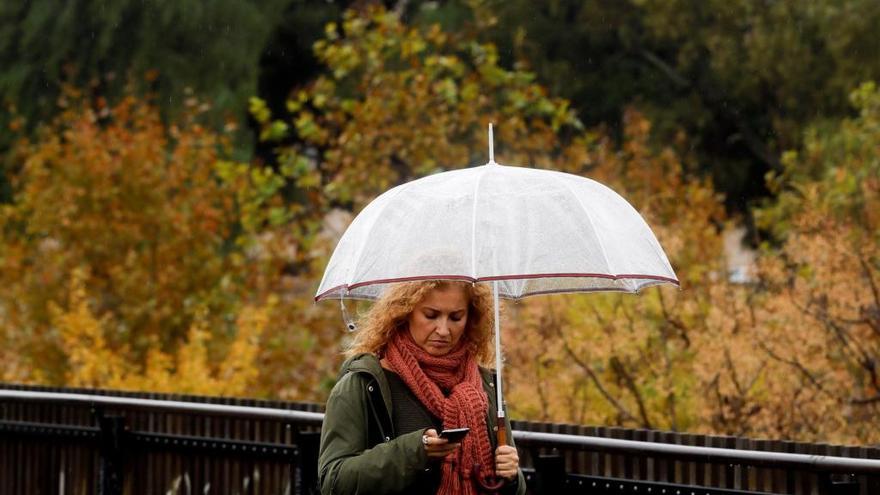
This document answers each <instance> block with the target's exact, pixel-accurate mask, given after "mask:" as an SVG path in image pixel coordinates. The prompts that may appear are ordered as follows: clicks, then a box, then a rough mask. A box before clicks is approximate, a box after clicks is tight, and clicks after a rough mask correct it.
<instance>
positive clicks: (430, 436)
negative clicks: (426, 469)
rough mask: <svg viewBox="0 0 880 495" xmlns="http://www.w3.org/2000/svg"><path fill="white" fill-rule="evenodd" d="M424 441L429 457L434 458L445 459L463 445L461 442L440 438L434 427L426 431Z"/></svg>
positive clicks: (423, 436)
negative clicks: (450, 441) (451, 441)
mask: <svg viewBox="0 0 880 495" xmlns="http://www.w3.org/2000/svg"><path fill="white" fill-rule="evenodd" d="M422 443H423V444H424V445H425V452H427V454H428V459H433V460H438V459H443V458H444V457H446V456H448V455H449V454H451V453H453V452H455V451H456V450H457V449H458V447H460V446H461V444H460V443H449V440H447V439H445V438H440V435H438V434H437V430H435V429H434V428H430V429H428V430H427V431H425V434H424V435H422Z"/></svg>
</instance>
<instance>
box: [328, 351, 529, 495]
mask: <svg viewBox="0 0 880 495" xmlns="http://www.w3.org/2000/svg"><path fill="white" fill-rule="evenodd" d="M480 371H481V374H482V376H483V389H484V390H485V391H486V395H487V396H488V398H489V411H488V417H487V423H488V426H489V429H490V432H494V428H495V423H496V417H495V416H496V402H497V401H496V397H495V384H494V383H493V381H492V378H493V376H492V374H491V372H489V371H488V370H485V369H482V368H481V369H480ZM391 407H392V404H391V391H390V388H389V385H388V381H387V380H386V378H385V373H384V372H383V370H382V367H381V365H380V364H379V360H378V359H377V358H376V357H375V356H373V355H372V354H361V355H359V356H355V357H353V358H351V359H349V360H348V361H346V362H345V364H343V365H342V371H341V377H340V379H339V381H338V382H337V383H336V386H334V387H333V390H332V391H331V392H330V397H329V398H328V399H327V406H326V412H325V414H324V425H323V427H322V428H321V449H320V455H319V457H318V476H319V479H320V482H321V493H322V494H324V495H331V494H332V495H354V494H371V495H381V494H399V493H406V490H407V488H408V487H411V486H413V485H414V484H415V483H416V482H417V479H418V477H419V476H420V475H421V473H424V472H425V471H428V470H430V469H433V467H432V465H431V464H429V462H428V456H427V454H426V453H425V448H424V446H423V445H422V435H423V434H424V432H423V431H422V430H416V431H413V432H411V433H407V434H404V435H400V436H396V435H395V434H394V432H393V427H392V422H391ZM507 429H508V432H509V431H510V423H509V421H507ZM512 437H513V435H508V442H509V443H510V444H511V445H513V438H512ZM489 438H490V439H491V441H492V449H493V450H494V449H495V442H496V440H495V435H494V433H493V434H490V435H489ZM510 488H512V487H510ZM525 491H526V484H525V479H524V478H523V475H522V471H520V473H519V476H518V483H517V486H516V493H517V495H521V494H524V493H525Z"/></svg>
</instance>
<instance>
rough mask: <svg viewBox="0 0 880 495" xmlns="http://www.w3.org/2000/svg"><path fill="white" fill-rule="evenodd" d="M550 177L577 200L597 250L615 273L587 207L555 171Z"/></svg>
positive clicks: (612, 273)
mask: <svg viewBox="0 0 880 495" xmlns="http://www.w3.org/2000/svg"><path fill="white" fill-rule="evenodd" d="M551 177H553V180H554V181H556V182H558V183H559V184H561V185H562V187H564V188H565V190H566V191H568V194H571V195H572V197H574V200H575V201H577V204H578V206H580V207H581V211H583V212H584V216H586V217H587V222H589V224H590V228H591V229H592V230H593V235H595V236H596V239H597V240H598V241H599V251H600V252H601V253H602V259H603V260H605V266H606V267H608V274H609V275H616V272H615V271H614V270H613V269H612V268H611V262H610V261H608V253H606V252H605V242H604V240H603V239H602V237H601V236H600V235H599V230H598V229H596V224H595V223H593V217H592V216H591V215H590V212H589V211H588V210H587V207H586V206H584V203H583V202H582V201H581V198H580V197H578V195H577V194H576V193H575V192H574V190H573V189H572V188H571V186H570V185H569V184H568V183H567V182H565V180H564V179H563V178H561V177H559V176H558V175H557V174H556V173H555V172H554V173H551Z"/></svg>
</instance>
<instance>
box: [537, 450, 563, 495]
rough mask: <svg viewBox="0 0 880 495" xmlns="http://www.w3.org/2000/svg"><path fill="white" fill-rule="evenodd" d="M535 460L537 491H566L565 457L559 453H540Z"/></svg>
mask: <svg viewBox="0 0 880 495" xmlns="http://www.w3.org/2000/svg"><path fill="white" fill-rule="evenodd" d="M533 459H534V462H535V493H564V492H565V488H566V487H565V458H564V457H562V456H561V455H559V454H547V455H538V456H535V457H533Z"/></svg>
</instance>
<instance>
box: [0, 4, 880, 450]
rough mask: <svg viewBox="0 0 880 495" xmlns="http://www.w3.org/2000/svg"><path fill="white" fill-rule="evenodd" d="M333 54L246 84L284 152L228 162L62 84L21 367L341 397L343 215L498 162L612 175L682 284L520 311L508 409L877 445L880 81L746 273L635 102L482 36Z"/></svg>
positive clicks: (707, 192) (365, 15)
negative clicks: (570, 94)
mask: <svg viewBox="0 0 880 495" xmlns="http://www.w3.org/2000/svg"><path fill="white" fill-rule="evenodd" d="M325 34H326V37H325V39H324V40H323V41H321V42H320V43H318V44H317V45H316V46H315V52H316V55H317V56H318V58H319V59H320V60H321V61H322V62H323V63H324V64H325V65H326V67H327V70H326V71H325V72H324V73H323V75H321V76H320V77H318V78H317V79H316V80H315V81H313V82H312V83H311V84H309V85H308V86H305V87H302V88H297V89H296V90H295V91H294V92H293V93H292V95H291V98H290V100H289V101H288V105H287V107H288V108H287V110H288V112H289V114H288V115H286V116H278V115H273V114H272V113H271V112H270V111H269V110H268V107H267V105H266V104H265V102H263V101H261V100H259V99H256V98H254V99H252V100H251V104H250V105H251V108H250V109H251V112H252V114H253V117H254V120H255V121H256V122H257V123H258V125H259V126H260V133H261V136H260V137H261V139H262V140H264V141H265V142H268V143H273V145H274V146H275V147H276V150H277V164H274V165H273V166H271V167H270V166H266V165H264V164H262V163H258V162H256V161H255V162H254V163H240V162H236V161H232V160H230V159H229V149H228V145H227V137H226V136H225V135H224V133H222V132H217V131H213V130H211V129H209V128H207V127H205V126H203V125H202V124H201V123H200V115H201V114H202V113H203V112H204V111H205V110H206V107H205V104H204V103H201V102H199V101H198V100H197V99H196V98H195V97H192V98H190V99H189V100H188V101H187V102H186V104H185V107H186V111H185V112H184V114H183V116H182V117H180V118H179V119H178V120H175V121H174V122H165V121H163V120H162V118H161V117H160V115H159V112H158V111H157V109H156V106H155V105H153V104H152V103H151V102H150V101H149V100H148V99H147V100H141V99H137V98H134V97H131V96H128V97H125V98H123V99H122V100H121V101H119V102H118V103H114V104H110V103H107V102H105V101H103V100H101V99H97V100H96V99H94V98H92V97H88V98H87V97H84V96H83V95H79V94H77V93H76V92H75V91H73V90H68V91H67V93H66V94H65V96H64V99H63V101H62V103H63V104H64V105H65V109H64V111H63V112H62V113H61V114H60V116H59V117H58V118H57V119H56V120H55V121H53V122H52V123H50V124H47V125H45V126H44V127H43V129H42V131H41V133H40V134H39V137H38V138H37V139H32V140H23V141H22V142H20V143H19V145H18V146H17V147H16V148H15V149H14V151H13V152H12V153H13V154H12V155H11V156H12V161H13V162H14V163H17V164H18V165H19V166H18V167H17V169H15V170H13V171H12V173H11V175H10V180H11V182H12V184H13V187H14V198H13V201H12V202H11V203H9V204H5V205H2V206H0V232H2V240H0V357H2V359H3V361H4V363H5V366H4V368H3V370H2V373H3V375H2V378H3V379H4V380H7V381H30V382H41V383H54V384H70V385H77V386H89V387H115V388H136V389H149V390H167V391H175V392H198V393H211V394H233V395H243V394H247V395H260V396H275V397H283V398H293V399H305V400H318V401H320V400H323V399H324V398H325V397H326V391H327V388H328V386H330V385H332V383H333V379H334V377H335V370H336V367H337V366H338V364H339V362H340V360H341V352H340V351H341V347H342V345H343V343H344V341H345V333H344V330H343V328H342V327H343V325H342V323H341V319H340V317H339V315H338V308H336V307H334V305H332V304H328V305H327V306H324V305H323V304H321V305H315V304H313V303H312V302H311V298H312V296H313V293H314V289H315V286H316V285H317V281H318V278H319V277H320V274H321V271H322V269H323V266H324V263H326V260H327V258H328V257H329V255H330V253H331V252H332V248H333V246H334V243H335V240H336V239H337V238H338V236H339V235H341V231H342V229H344V227H345V226H346V225H347V222H348V221H350V220H351V218H352V215H353V214H354V213H357V212H358V211H359V210H360V209H361V208H362V207H363V206H364V205H365V204H367V203H368V202H369V201H370V200H371V199H372V198H374V197H375V196H376V195H377V194H379V193H381V192H382V191H384V190H385V189H387V188H389V187H391V186H393V185H395V184H398V183H400V182H402V181H406V180H410V179H413V178H416V177H420V176H423V175H426V174H429V173H433V172H436V171H440V170H446V169H450V168H458V167H464V166H469V165H475V164H482V163H485V162H486V160H487V156H486V152H485V150H486V136H485V129H486V124H487V123H488V122H490V121H494V122H495V123H496V124H497V126H498V127H497V133H496V142H497V143H498V144H497V146H496V155H497V156H498V157H499V161H501V162H504V163H509V164H516V165H522V166H535V167H541V168H552V169H558V170H564V171H567V172H571V173H576V174H581V175H585V176H589V177H591V178H593V179H596V180H599V181H601V182H603V183H605V184H607V185H609V186H611V187H612V188H614V189H615V190H617V191H618V192H620V193H621V194H622V195H623V196H624V197H625V198H627V199H628V200H629V201H630V202H631V203H632V204H633V205H634V206H635V207H636V208H637V209H638V210H639V211H640V212H641V213H642V215H643V216H644V217H645V219H646V220H647V222H648V223H649V224H650V225H651V226H652V228H653V230H654V232H655V233H656V234H657V236H658V238H659V240H660V242H661V244H662V245H663V247H664V249H665V250H666V252H667V254H668V255H669V258H670V261H671V262H672V264H673V267H674V268H675V270H676V273H677V274H678V277H679V278H680V280H681V290H678V289H672V288H655V289H649V290H646V291H644V292H643V293H642V294H640V295H637V296H632V295H617V294H590V295H570V296H553V297H538V298H533V299H528V300H526V301H524V302H522V303H518V304H511V305H508V307H506V308H505V309H506V311H505V319H504V338H505V342H506V345H505V349H506V350H505V355H506V359H507V362H508V368H507V373H506V378H507V382H506V388H507V391H508V400H509V406H510V409H511V411H512V414H513V415H514V417H518V418H527V419H536V420H552V421H565V422H577V423H594V424H612V425H624V426H631V427H648V428H660V429H675V430H682V431H698V432H714V433H727V434H736V435H749V436H767V437H773V438H787V439H801V440H822V441H840V442H860V443H863V442H878V441H880V430H878V429H877V428H876V426H875V425H876V422H877V419H878V416H880V377H878V373H880V370H878V367H880V234H878V232H880V216H878V212H880V179H878V177H880V165H878V164H880V161H878V157H877V148H876V146H877V145H876V143H877V142H880V92H878V90H877V89H876V87H874V86H873V85H871V84H865V85H863V86H862V87H860V88H859V89H858V90H857V91H855V92H854V93H853V96H852V103H853V106H854V108H856V109H857V111H858V112H859V114H858V115H857V116H855V117H853V118H851V119H849V120H845V121H842V122H840V123H838V125H837V126H835V127H828V126H825V127H822V128H816V129H814V130H811V131H810V132H809V133H808V134H807V135H806V136H805V137H804V141H805V145H804V146H803V148H802V149H799V150H796V151H793V152H790V153H788V154H786V155H785V156H784V157H783V159H782V164H783V169H782V171H781V172H779V173H778V174H773V175H772V176H770V177H768V187H770V189H771V190H772V192H773V196H772V198H771V199H769V200H767V202H766V203H765V204H764V205H762V206H761V207H760V208H759V209H757V215H756V216H757V218H758V220H759V223H760V227H761V229H760V230H758V231H757V232H758V233H759V234H757V235H760V236H763V237H762V238H759V239H758V240H759V241H760V247H759V250H758V253H757V261H756V263H755V264H754V266H753V267H752V269H751V272H750V273H749V274H748V277H746V279H745V282H743V280H732V279H731V277H730V273H729V260H728V258H727V256H728V254H727V252H726V251H725V248H724V242H725V234H726V233H727V232H729V231H730V229H732V228H734V227H736V226H738V225H739V224H740V222H741V219H739V218H736V217H729V216H728V214H727V213H726V211H725V208H724V198H723V197H722V196H721V195H720V194H718V193H717V192H716V191H715V188H714V187H713V185H712V183H711V182H710V181H708V180H706V179H705V178H703V177H701V176H700V175H698V174H697V173H696V172H695V171H694V170H693V163H692V159H691V158H692V157H690V156H689V155H688V153H687V152H686V151H684V150H688V149H689V146H688V139H689V138H688V136H686V135H684V134H679V135H678V137H677V139H676V140H675V141H674V142H671V143H668V144H666V145H664V146H659V145H657V144H656V143H655V142H653V141H652V139H651V136H652V133H651V123H650V121H649V120H648V119H647V118H646V117H645V115H644V114H642V113H640V112H639V111H638V110H637V109H630V110H629V111H627V112H626V114H625V116H624V125H623V134H622V135H621V136H612V135H609V133H607V132H606V131H605V130H604V129H602V128H601V127H600V128H596V129H586V128H584V126H583V125H582V124H581V122H580V121H579V120H578V118H577V116H576V115H575V113H574V112H573V111H572V110H571V108H570V106H569V103H568V102H567V101H565V100H563V99H560V98H556V97H553V96H552V95H550V94H548V91H547V89H546V88H545V87H544V86H542V85H541V84H540V83H538V82H537V81H536V79H535V77H534V75H533V74H531V73H529V72H528V71H525V70H523V68H522V67H524V66H523V65H517V66H516V67H514V68H513V69H511V68H505V67H503V66H502V65H501V64H500V63H499V56H498V53H497V50H496V48H495V47H494V46H493V45H492V44H489V43H484V42H480V41H479V40H478V39H477V38H476V37H474V36H473V35H472V34H468V33H448V32H445V31H443V30H442V29H441V28H440V27H438V26H436V25H428V26H421V25H405V24H404V23H402V22H401V21H400V19H399V18H398V17H397V16H396V15H395V14H394V13H391V12H387V11H385V10H383V9H379V8H368V9H366V10H364V11H359V12H355V11H350V12H348V13H347V14H346V15H345V18H344V21H343V22H342V23H341V24H339V25H336V24H330V25H328V26H327V29H326V33H325Z"/></svg>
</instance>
